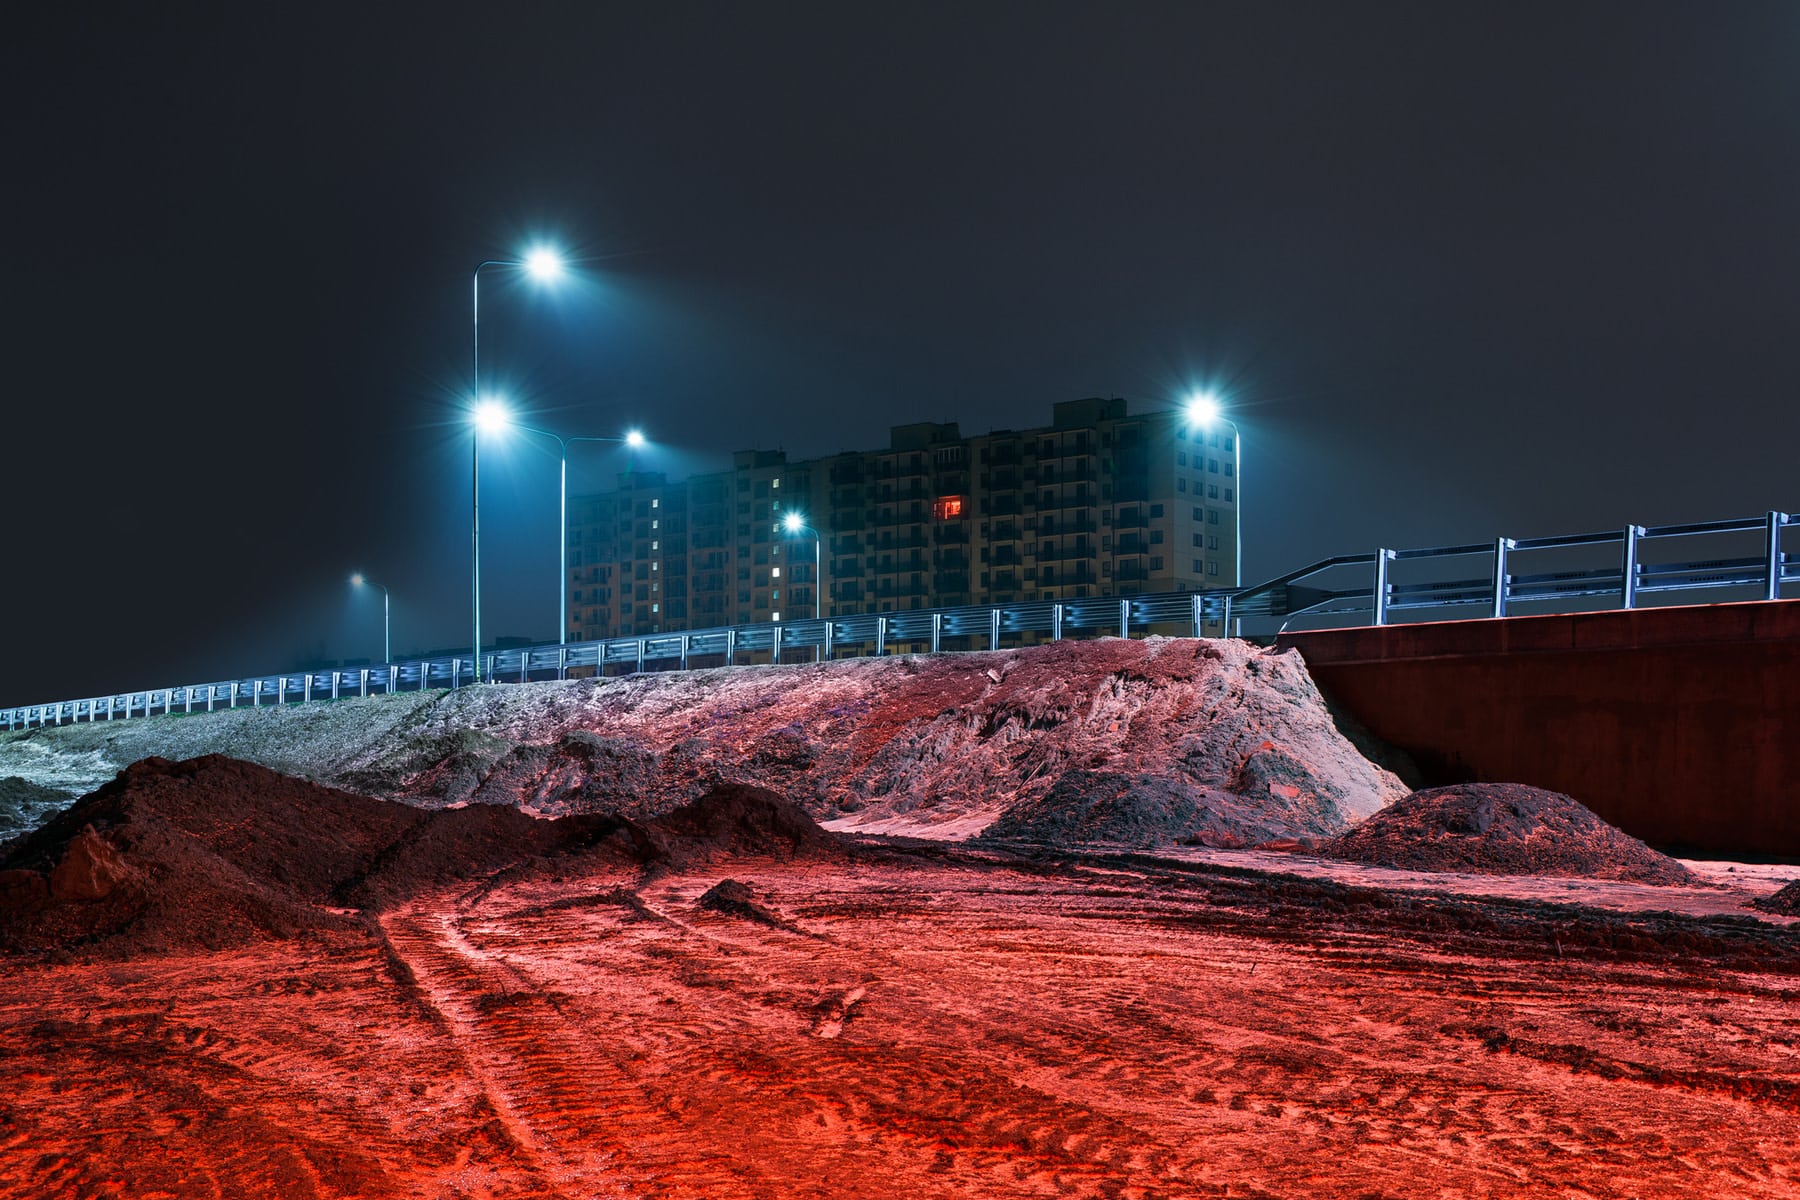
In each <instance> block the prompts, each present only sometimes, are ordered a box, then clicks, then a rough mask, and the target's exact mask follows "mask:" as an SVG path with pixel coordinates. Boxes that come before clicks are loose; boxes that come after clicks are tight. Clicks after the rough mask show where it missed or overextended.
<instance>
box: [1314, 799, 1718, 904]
mask: <svg viewBox="0 0 1800 1200" xmlns="http://www.w3.org/2000/svg"><path fill="white" fill-rule="evenodd" d="M1319 853H1320V854H1321V855H1322V856H1324V857H1326V858H1338V859H1344V860H1346V861H1349V862H1360V863H1368V864H1370V865H1372V866H1381V867H1398V868H1401V869H1403V870H1410V871H1472V872H1478V873H1487V874H1494V875H1574V876H1580V877H1583V878H1587V879H1617V880H1624V881H1628V882H1633V883H1655V884H1671V885H1673V884H1691V883H1693V882H1694V877H1693V875H1692V874H1691V873H1690V872H1689V871H1688V869H1687V868H1686V867H1684V866H1682V865H1681V864H1680V863H1679V862H1676V861H1675V860H1674V859H1672V858H1670V857H1669V856H1667V855H1666V854H1659V853H1658V852H1656V851H1655V850H1652V849H1651V848H1650V847H1648V846H1646V845H1645V844H1644V843H1642V842H1640V841H1638V840H1637V839H1636V838H1634V837H1632V836H1631V835H1630V834H1627V833H1624V832H1623V831H1621V830H1619V829H1617V828H1615V827H1613V826H1611V825H1608V824H1607V823H1606V822H1605V821H1602V820H1601V819H1600V818H1599V817H1597V816H1595V815H1594V813H1593V812H1591V811H1590V810H1589V809H1588V808H1587V807H1586V806H1584V805H1582V804H1581V803H1580V802H1579V801H1576V800H1572V799H1570V798H1569V797H1568V796H1565V795H1563V794H1561V793H1560V792H1550V791H1545V790H1544V789H1542V788H1534V787H1527V786H1525V785H1524V784H1518V783H1464V784H1456V785H1454V786H1451V787H1441V788H1430V789H1428V790H1426V791H1422V792H1414V793H1413V794H1412V795H1410V796H1408V797H1406V798H1405V799H1404V800H1401V801H1399V802H1398V803H1396V804H1393V805H1391V806H1390V807H1388V808H1386V809H1384V810H1383V811H1381V812H1379V813H1376V814H1375V815H1374V816H1372V817H1370V818H1369V819H1368V820H1366V821H1364V822H1363V823H1362V824H1361V825H1359V826H1357V827H1356V828H1355V829H1352V830H1351V831H1350V832H1348V833H1346V834H1343V835H1341V836H1339V837H1337V838H1334V839H1332V840H1331V841H1330V842H1327V843H1326V844H1325V845H1324V846H1323V847H1322V848H1321V849H1320V851H1319Z"/></svg>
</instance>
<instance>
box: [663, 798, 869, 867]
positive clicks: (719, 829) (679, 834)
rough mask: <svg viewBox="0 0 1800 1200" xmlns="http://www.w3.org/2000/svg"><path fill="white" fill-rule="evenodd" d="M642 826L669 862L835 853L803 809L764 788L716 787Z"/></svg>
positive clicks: (833, 840)
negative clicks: (729, 857)
mask: <svg viewBox="0 0 1800 1200" xmlns="http://www.w3.org/2000/svg"><path fill="white" fill-rule="evenodd" d="M644 827H645V829H646V830H648V832H649V833H650V835H651V837H652V838H653V839H654V840H655V843H656V845H657V846H658V847H659V848H660V849H661V850H662V851H663V853H664V854H665V855H666V856H667V857H668V858H670V859H671V860H673V861H682V862H687V861H692V860H694V859H697V858H703V857H706V858H710V857H719V856H731V857H753V858H761V857H769V858H779V859H790V858H799V857H804V856H812V855H818V856H824V857H830V856H833V855H836V854H837V853H839V849H840V843H839V842H838V839H837V837H836V836H835V835H833V834H830V833H828V832H826V831H825V830H823V829H821V828H820V827H819V823H818V822H817V821H814V820H813V819H812V817H811V816H810V815H808V813H807V811H806V810H805V809H804V808H801V807H800V806H799V805H798V804H795V803H794V802H793V801H791V800H788V799H785V798H783V797H782V796H779V795H777V794H776V793H774V792H771V791H769V790H768V789H767V788H759V787H752V786H750V785H748V784H742V783H727V784H721V785H720V786H718V787H715V788H713V789H712V790H711V791H709V792H707V793H706V794H705V795H704V796H701V797H700V798H699V799H698V800H696V801H694V802H693V803H692V804H686V805H683V806H682V807H680V808H678V809H675V810H674V811H673V812H669V813H665V814H663V815H662V816H660V817H656V818H654V819H652V820H650V821H647V822H645V825H644Z"/></svg>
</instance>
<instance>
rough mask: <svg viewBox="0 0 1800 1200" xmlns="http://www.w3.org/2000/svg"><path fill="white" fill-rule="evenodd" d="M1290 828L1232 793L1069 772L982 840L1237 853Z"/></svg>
mask: <svg viewBox="0 0 1800 1200" xmlns="http://www.w3.org/2000/svg"><path fill="white" fill-rule="evenodd" d="M1286 829H1287V827H1286V826H1285V825H1281V824H1278V823H1277V822H1275V821H1271V820H1270V819H1268V816H1267V814H1266V813H1265V812H1264V811H1263V810H1262V809H1261V808H1260V806H1255V805H1250V804H1246V803H1245V802H1244V801H1243V799H1242V798H1240V797H1239V796H1237V795H1236V794H1234V793H1232V792H1227V791H1223V790H1220V789H1218V788H1208V787H1200V786H1196V785H1195V784H1193V783H1191V782H1190V781H1188V780H1186V779H1183V778H1181V777H1179V776H1171V775H1166V774H1159V775H1124V774H1120V773H1117V772H1112V771H1089V770H1082V769H1077V770H1073V771H1065V772H1064V773H1063V774H1062V775H1061V776H1060V777H1059V778H1058V779H1057V781H1056V783H1055V784H1054V785H1053V786H1052V787H1051V788H1050V790H1049V791H1048V792H1046V793H1044V794H1043V795H1042V796H1037V797H1034V798H1032V799H1028V800H1021V801H1019V802H1018V803H1017V804H1014V805H1012V806H1011V807H1010V808H1008V809H1007V810H1006V812H1005V813H1004V814H1002V815H1001V817H1000V819H999V820H998V821H995V822H994V823H993V824H992V825H989V826H988V827H987V828H986V829H984V830H982V832H981V836H982V837H983V838H995V839H1004V840H1007V841H1022V842H1032V843H1036V844H1038V845H1048V846H1082V845H1117V846H1130V847H1133V848H1140V849H1147V848H1149V847H1153V846H1166V845H1169V844H1171V843H1175V842H1183V843H1187V844H1190V845H1206V846H1228V847H1235V846H1250V845H1254V844H1256V843H1258V842H1262V841H1267V840H1269V839H1270V838H1273V837H1275V836H1277V835H1278V834H1279V833H1283V832H1286Z"/></svg>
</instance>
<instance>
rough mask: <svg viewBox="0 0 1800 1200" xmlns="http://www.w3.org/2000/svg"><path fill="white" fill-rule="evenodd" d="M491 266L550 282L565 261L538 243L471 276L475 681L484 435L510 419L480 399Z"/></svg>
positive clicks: (493, 261)
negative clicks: (484, 300)
mask: <svg viewBox="0 0 1800 1200" xmlns="http://www.w3.org/2000/svg"><path fill="white" fill-rule="evenodd" d="M488 267H512V268H514V269H516V270H522V271H524V272H525V273H526V274H527V275H530V276H531V277H532V278H533V279H535V280H537V281H538V282H540V283H548V282H550V281H552V280H554V279H556V278H558V277H559V276H561V275H562V273H563V262H562V258H561V256H559V255H558V254H557V253H556V252H555V251H554V250H551V249H549V248H548V247H544V246H539V247H537V248H535V249H533V250H531V251H530V252H529V253H527V254H526V256H525V257H524V258H523V259H512V258H490V259H487V260H485V261H483V262H479V263H477V264H475V271H474V273H473V275H472V277H471V281H472V293H473V306H472V308H471V310H470V316H471V320H470V346H471V348H472V350H473V359H472V361H471V362H470V367H471V368H472V369H471V371H470V373H469V381H470V383H471V384H472V385H473V386H472V387H471V388H470V389H469V394H470V395H471V396H472V397H474V399H475V411H474V413H473V416H474V426H475V428H474V431H473V434H474V436H473V438H472V440H473V442H474V450H473V455H474V458H473V470H474V480H475V482H474V489H473V492H474V500H473V509H472V510H471V519H470V522H469V560H470V564H471V568H472V569H471V573H470V589H471V592H472V597H471V601H470V605H469V607H470V611H471V612H472V613H473V615H474V618H475V636H474V643H475V644H474V647H473V649H472V651H471V657H472V658H473V659H474V660H475V662H474V667H475V682H476V683H480V682H481V435H482V433H483V432H484V431H485V432H489V433H492V432H495V431H496V430H498V429H499V428H504V427H505V425H506V423H507V416H506V409H505V408H504V407H502V406H501V405H499V404H498V403H497V402H495V401H493V400H486V401H484V400H482V399H481V273H482V271H484V270H486V269H487V268H488Z"/></svg>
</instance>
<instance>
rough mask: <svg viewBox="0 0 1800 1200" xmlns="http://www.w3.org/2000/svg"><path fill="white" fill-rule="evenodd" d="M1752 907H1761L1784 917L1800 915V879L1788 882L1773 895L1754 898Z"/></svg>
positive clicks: (1765, 910) (1764, 910)
mask: <svg viewBox="0 0 1800 1200" xmlns="http://www.w3.org/2000/svg"><path fill="white" fill-rule="evenodd" d="M1750 907H1752V908H1759V909H1761V910H1762V911H1763V912H1767V913H1776V914H1777V915H1779V916H1783V917H1800V879H1797V880H1795V881H1794V882H1793V883H1790V884H1788V885H1787V886H1786V887H1784V888H1782V889H1781V890H1780V891H1778V892H1776V893H1774V894H1773V895H1770V896H1762V897H1759V898H1758V899H1755V900H1752V901H1751V902H1750Z"/></svg>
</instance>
